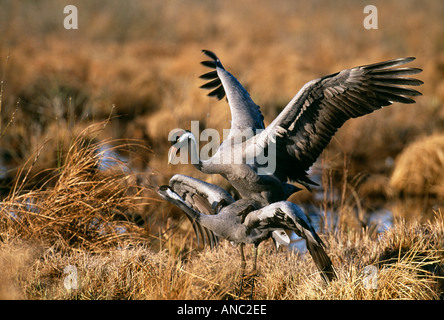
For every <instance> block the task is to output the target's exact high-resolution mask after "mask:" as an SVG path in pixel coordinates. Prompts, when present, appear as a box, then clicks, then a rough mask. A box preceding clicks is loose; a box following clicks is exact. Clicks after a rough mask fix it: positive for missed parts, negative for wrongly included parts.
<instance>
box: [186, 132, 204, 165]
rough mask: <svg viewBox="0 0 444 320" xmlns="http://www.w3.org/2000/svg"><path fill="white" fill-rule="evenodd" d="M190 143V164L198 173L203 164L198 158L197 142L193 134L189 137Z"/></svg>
mask: <svg viewBox="0 0 444 320" xmlns="http://www.w3.org/2000/svg"><path fill="white" fill-rule="evenodd" d="M189 141H190V157H191V164H192V165H193V166H194V167H195V168H196V169H197V170H199V171H202V170H203V163H202V160H201V159H200V157H199V151H198V149H197V142H196V138H195V137H194V135H193V134H191V135H190V138H189Z"/></svg>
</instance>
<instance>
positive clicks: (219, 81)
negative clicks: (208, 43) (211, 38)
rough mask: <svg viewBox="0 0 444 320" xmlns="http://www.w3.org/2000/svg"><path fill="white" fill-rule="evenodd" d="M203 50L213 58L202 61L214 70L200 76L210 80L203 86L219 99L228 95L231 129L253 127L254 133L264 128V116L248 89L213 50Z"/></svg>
mask: <svg viewBox="0 0 444 320" xmlns="http://www.w3.org/2000/svg"><path fill="white" fill-rule="evenodd" d="M202 52H203V53H204V54H206V55H207V56H208V57H210V58H211V59H212V60H210V61H202V62H201V63H202V64H203V65H204V66H206V67H209V68H212V69H214V70H213V71H210V72H208V73H205V74H203V75H201V76H200V78H201V79H205V80H209V82H207V83H206V84H204V85H202V86H201V88H202V89H210V90H212V91H211V92H210V93H209V94H208V95H209V96H211V97H216V98H217V99H219V100H221V99H222V98H223V97H225V95H226V96H227V100H228V104H229V105H230V110H231V129H238V130H245V129H251V130H252V131H253V132H252V133H255V132H256V130H257V129H264V128H265V126H264V117H263V115H262V113H261V111H260V109H259V106H257V105H256V104H255V103H254V102H253V100H252V99H251V97H250V95H249V94H248V92H247V90H245V89H244V87H243V86H242V85H241V84H240V83H239V81H238V80H237V79H236V78H235V77H234V76H233V75H232V74H231V73H229V72H228V71H226V70H225V68H224V67H223V66H222V63H221V62H220V60H219V58H218V57H217V56H216V55H215V54H214V53H213V52H211V51H208V50H202ZM233 132H234V131H233Z"/></svg>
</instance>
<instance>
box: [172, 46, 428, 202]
mask: <svg viewBox="0 0 444 320" xmlns="http://www.w3.org/2000/svg"><path fill="white" fill-rule="evenodd" d="M203 53H204V54H206V55H207V56H209V57H210V58H211V60H210V61H203V62H202V64H203V65H204V66H206V67H209V68H212V69H214V70H212V71H210V72H208V73H205V74H203V75H202V76H201V78H202V79H205V80H209V82H208V83H206V84H204V85H202V86H201V87H202V88H203V89H212V91H211V92H210V93H209V96H214V97H217V99H219V100H220V99H222V98H223V97H225V96H226V97H227V100H228V104H229V106H230V110H231V117H232V120H231V128H230V134H229V135H228V137H227V139H225V140H224V141H223V142H222V143H221V144H220V146H219V149H218V150H217V152H215V153H214V155H213V156H212V157H211V158H210V159H208V160H202V159H199V157H198V151H197V144H196V138H195V137H194V135H193V134H192V133H191V132H190V131H186V130H178V131H177V132H176V133H175V135H174V137H173V141H172V144H173V146H172V147H171V148H170V151H169V155H168V160H169V162H172V160H173V159H174V158H175V157H177V152H178V150H179V149H181V148H182V147H184V146H187V147H188V146H190V152H191V154H192V155H194V158H195V159H198V161H196V163H193V165H194V166H195V167H196V168H197V169H198V170H200V171H202V172H204V173H208V174H220V175H222V176H223V177H224V178H225V179H227V180H228V181H229V182H230V184H231V185H232V186H233V187H234V188H235V189H236V190H237V191H238V192H239V194H240V196H241V197H242V198H245V199H252V200H256V201H258V202H259V203H261V204H262V205H264V206H265V205H269V204H270V203H273V202H276V201H282V200H286V199H287V198H288V197H289V196H290V195H291V194H293V193H294V192H296V191H298V190H300V188H298V187H296V186H294V185H293V184H290V183H287V182H288V181H290V182H297V183H299V184H301V185H303V186H305V187H306V188H308V189H310V185H316V183H314V182H313V181H311V180H310V179H309V177H308V175H307V170H308V169H309V168H310V167H311V166H312V165H313V163H314V162H315V161H316V159H317V158H318V157H319V156H320V154H321V153H322V151H323V150H324V149H325V147H326V146H327V145H328V143H329V142H330V140H331V138H332V137H333V135H334V134H335V133H336V131H337V130H338V129H339V128H340V127H341V126H342V125H343V124H344V123H345V121H347V120H348V119H351V118H357V117H360V116H363V115H366V114H369V113H371V112H373V111H375V110H378V109H381V108H382V107H384V106H388V105H390V104H392V103H393V102H400V103H414V102H415V101H414V100H413V99H412V98H410V97H408V96H419V95H421V93H420V92H418V91H416V90H414V89H411V88H406V87H404V86H418V85H421V84H423V82H422V81H421V80H418V79H414V78H409V77H404V76H406V75H413V74H417V73H419V72H421V71H422V70H421V69H419V68H407V67H399V66H401V65H404V64H406V63H408V62H411V61H413V60H414V59H415V58H414V57H408V58H399V59H394V60H388V61H384V62H379V63H375V64H369V65H364V66H359V67H355V68H351V69H346V70H342V71H340V72H337V73H334V74H331V75H328V76H325V77H322V78H319V79H316V80H312V81H309V82H308V83H306V84H305V85H304V86H303V87H302V88H301V89H300V91H299V92H298V93H297V94H296V95H295V96H294V98H293V99H292V100H291V101H290V102H289V103H288V105H287V106H286V107H285V108H284V109H283V110H282V112H281V113H280V114H279V115H278V116H277V117H276V118H275V119H274V120H273V121H272V122H271V124H270V125H268V126H267V127H266V128H265V125H264V117H263V116H262V113H261V111H260V109H259V107H258V106H257V105H256V104H255V103H254V102H253V100H252V99H251V97H250V95H249V94H248V92H247V91H246V90H245V89H244V87H243V86H242V85H241V84H240V83H239V81H238V80H237V79H236V78H235V77H234V76H233V75H231V74H230V73H229V72H228V71H226V70H225V68H224V67H223V65H222V63H221V61H220V60H219V58H218V57H217V56H216V55H215V54H214V53H213V52H211V51H208V50H203ZM245 132H247V133H248V132H249V133H250V135H249V136H247V138H245V137H246V135H245ZM265 154H268V159H269V160H270V159H271V160H272V161H274V165H273V166H269V163H267V164H264V163H263V161H262V162H261V161H258V159H259V157H260V156H262V157H263V156H264V155H265ZM233 155H237V156H238V157H239V155H241V159H242V161H241V162H240V163H238V162H236V163H234V162H233V161H231V162H230V161H226V159H232V158H233ZM230 157H231V158H230ZM221 159H223V160H221ZM237 159H238V158H237ZM269 167H271V170H269ZM261 170H262V171H261Z"/></svg>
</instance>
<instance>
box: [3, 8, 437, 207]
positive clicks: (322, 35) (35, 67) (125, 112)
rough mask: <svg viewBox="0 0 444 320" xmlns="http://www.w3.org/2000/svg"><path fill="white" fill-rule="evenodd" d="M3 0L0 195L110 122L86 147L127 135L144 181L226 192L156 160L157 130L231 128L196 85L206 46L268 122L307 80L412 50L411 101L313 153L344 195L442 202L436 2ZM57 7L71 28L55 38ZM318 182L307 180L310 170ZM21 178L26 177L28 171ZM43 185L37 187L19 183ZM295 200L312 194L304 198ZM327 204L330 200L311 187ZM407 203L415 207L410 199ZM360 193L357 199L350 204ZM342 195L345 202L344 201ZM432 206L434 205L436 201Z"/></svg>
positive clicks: (160, 151)
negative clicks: (72, 140) (67, 144)
mask: <svg viewBox="0 0 444 320" xmlns="http://www.w3.org/2000/svg"><path fill="white" fill-rule="evenodd" d="M368 4H370V3H368V1H356V0H353V1H352V0H340V1H327V0H315V1H284V0H274V1H268V0H254V1H253V0H242V1H239V0H225V1H217V0H211V1H198V0H194V1H191V0H181V1H163V0H149V1H141V0H140V1H139V0H131V1H127V2H123V1H117V0H109V1H86V0H85V1H76V0H70V1H56V0H45V1H31V0H21V1H12V0H10V1H7V0H3V1H0V31H1V32H0V76H1V79H2V81H3V84H2V87H1V108H0V121H1V122H0V123H1V130H0V134H1V138H0V194H1V196H2V197H4V196H6V195H7V194H8V193H9V192H10V189H11V187H12V185H13V181H14V179H15V177H16V175H17V172H18V171H19V170H20V168H21V167H22V166H23V165H24V164H25V163H26V162H27V161H29V159H30V158H32V157H33V155H35V152H36V150H39V148H40V147H41V146H42V144H43V143H45V148H44V149H42V150H41V152H40V154H39V157H38V159H37V160H36V161H35V162H36V164H35V166H34V167H33V170H36V171H42V170H46V169H48V168H56V167H57V165H58V161H59V159H58V157H57V154H58V152H60V150H61V149H63V148H64V142H63V141H64V139H67V137H70V136H72V135H73V134H74V133H75V132H79V131H81V130H83V129H84V128H85V127H87V126H88V125H91V124H92V123H96V122H100V121H104V120H106V119H109V118H110V115H111V120H110V122H109V123H108V124H107V126H106V127H105V128H104V130H103V131H101V132H100V133H98V134H97V137H96V139H97V140H99V141H100V140H101V139H109V138H112V139H124V140H125V139H137V140H138V141H140V142H141V143H143V144H145V145H146V146H147V147H148V148H149V149H150V152H147V153H146V154H143V155H141V158H142V159H141V160H142V161H139V162H135V163H134V166H135V168H134V170H139V171H142V172H148V173H149V175H150V182H149V183H150V185H158V184H164V183H167V182H168V180H169V178H170V177H171V176H172V175H173V174H175V173H183V174H189V175H193V176H195V177H198V178H203V179H205V180H207V181H209V182H212V183H217V184H219V185H221V186H224V187H226V188H228V187H229V186H227V185H226V184H225V182H224V181H223V180H222V179H220V178H219V177H217V176H214V177H208V176H203V175H202V174H200V173H198V172H197V171H196V170H195V169H194V168H192V167H191V166H190V165H180V166H172V167H168V166H167V156H166V155H167V151H168V148H169V146H170V145H169V142H168V141H167V137H168V133H169V132H170V131H171V130H172V129H174V128H184V129H189V127H190V122H191V121H192V120H198V121H199V122H200V129H201V130H203V129H205V128H216V129H218V130H220V132H221V134H222V129H224V128H229V125H230V124H229V120H230V113H229V109H228V106H227V104H226V101H225V100H222V101H217V100H215V99H211V98H209V97H207V96H206V93H207V92H204V91H202V90H201V89H199V86H200V85H201V84H202V81H201V80H199V79H198V76H199V75H200V74H202V73H203V72H206V71H207V70H206V69H205V68H204V67H202V66H201V65H200V64H199V62H200V61H201V60H203V59H204V56H203V55H202V53H201V49H208V50H212V51H214V52H215V53H216V54H217V55H218V56H219V57H220V58H221V60H222V62H223V64H224V66H225V67H226V68H227V69H228V70H229V71H230V72H231V73H233V74H234V75H235V76H236V77H237V78H238V79H239V81H240V82H241V83H242V84H243V85H244V86H245V88H246V89H247V90H248V91H249V92H250V94H251V96H252V98H253V100H254V101H255V102H256V103H257V104H258V105H260V107H261V110H262V113H263V114H264V117H265V121H266V124H268V123H270V122H271V121H272V120H273V119H274V117H276V116H277V115H278V113H279V112H280V111H281V110H282V109H283V107H284V106H285V105H286V104H287V103H288V102H289V101H290V100H291V99H292V97H293V96H294V95H295V94H296V93H297V92H298V90H299V89H300V88H301V87H302V86H303V85H304V84H305V83H306V82H307V81H309V80H312V79H315V78H318V77H321V76H324V75H327V74H330V73H333V72H337V71H339V70H342V69H345V68H350V67H354V66H357V65H362V64H369V63H374V62H378V61H382V60H385V59H392V58H398V57H404V56H415V57H417V60H415V61H414V62H413V63H411V64H410V65H409V66H411V67H419V68H422V69H423V70H424V71H423V72H422V73H421V74H419V75H418V78H419V79H421V80H423V81H424V85H423V86H421V87H420V89H419V90H420V91H421V92H422V93H423V96H422V97H418V98H417V99H416V100H417V103H416V104H413V105H401V104H394V105H393V106H391V107H389V108H386V109H384V110H381V111H378V112H376V113H374V114H371V115H368V116H365V117H363V118H360V119H354V120H352V121H349V122H348V123H346V124H345V125H344V127H343V128H341V129H340V130H339V132H338V133H337V135H336V136H335V138H334V139H333V140H332V142H331V143H330V145H329V147H328V148H327V150H326V151H325V152H324V154H323V155H322V157H321V159H320V166H319V167H320V168H321V170H320V171H319V172H318V173H317V174H318V175H319V179H320V181H321V184H322V185H323V186H324V189H327V187H328V189H329V190H332V189H333V188H336V189H337V190H338V193H339V194H342V197H341V199H342V200H341V201H342V202H344V201H346V199H352V200H350V201H355V202H357V201H359V205H360V206H363V205H364V204H365V202H366V201H367V202H370V203H371V204H372V205H374V204H375V203H377V201H379V200H381V199H382V201H385V200H387V199H388V198H390V199H391V200H393V199H395V200H394V201H399V202H398V203H401V204H402V209H399V210H400V211H402V212H403V214H406V215H409V214H412V215H413V214H415V215H416V212H419V213H420V214H422V215H427V213H430V212H431V211H430V208H433V206H436V205H440V203H441V201H440V197H441V196H442V195H443V194H444V174H443V172H444V171H443V166H444V108H442V106H443V101H444V41H443V39H444V28H443V26H442V21H443V19H444V2H443V1H440V0H422V1H414V0H404V1H396V0H390V1H387V0H384V1H372V2H371V4H372V5H375V6H376V8H377V9H378V29H377V30H367V29H365V28H364V26H363V21H364V19H365V17H366V16H367V14H364V12H363V10H364V7H365V6H366V5H368ZM66 5H75V6H76V7H77V10H78V29H77V30H66V29H65V28H64V27H63V21H64V19H65V17H66V16H67V14H64V13H63V9H64V7H65V6H66ZM314 174H315V173H314ZM30 176H32V175H30ZM27 183H28V184H29V186H28V189H32V188H33V183H35V185H37V184H38V183H40V185H41V184H42V181H41V180H38V179H36V180H32V179H30V180H29V181H28V182H27ZM298 197H300V198H299V199H297V198H296V199H295V200H297V201H300V199H302V198H303V197H312V195H307V194H305V193H303V192H302V193H301V194H300V195H298ZM321 197H323V198H324V201H325V200H326V197H331V199H333V198H334V196H329V195H328V194H327V193H326V192H323V193H321ZM413 198H414V199H416V200H415V201H414V203H415V204H416V205H415V206H414V208H415V209H413V204H412V203H413V202H409V201H410V200H411V199H413ZM357 199H359V200H357ZM347 201H348V200H347ZM435 208H436V207H435Z"/></svg>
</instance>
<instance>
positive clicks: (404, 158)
mask: <svg viewBox="0 0 444 320" xmlns="http://www.w3.org/2000/svg"><path fill="white" fill-rule="evenodd" d="M443 165H444V136H443V135H442V134H435V135H432V136H428V137H425V138H423V139H420V140H418V141H415V142H413V143H412V144H410V145H409V146H407V148H405V150H403V152H402V153H401V154H400V155H399V157H398V159H396V163H395V168H394V170H393V174H392V176H391V180H390V183H391V185H392V186H393V187H394V188H395V189H396V190H397V191H398V192H400V193H402V194H406V195H416V196H422V195H424V194H432V195H435V196H439V197H442V196H443V195H444V185H443V182H444V176H443V174H444V173H443V170H442V168H443Z"/></svg>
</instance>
